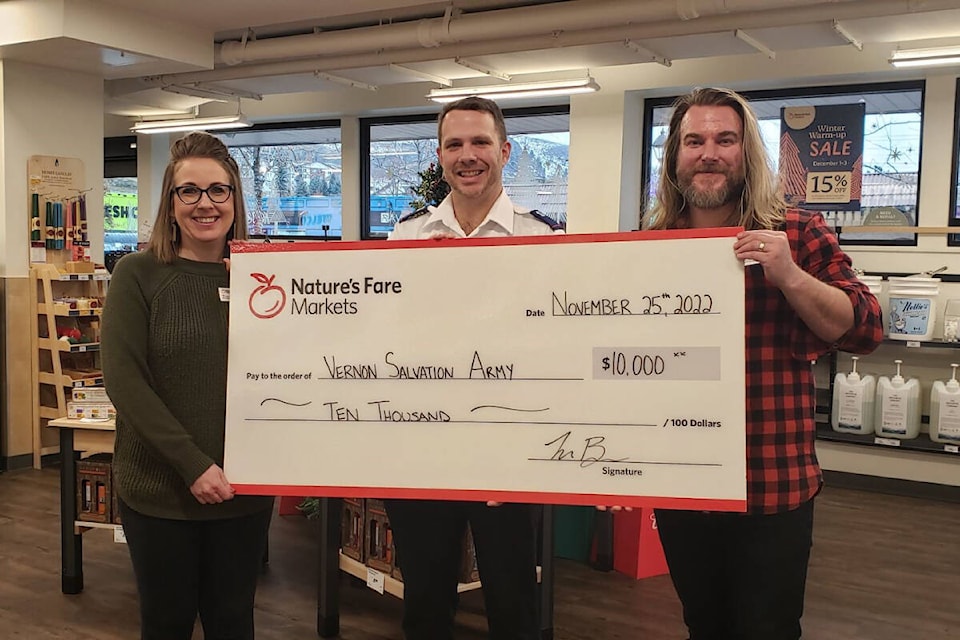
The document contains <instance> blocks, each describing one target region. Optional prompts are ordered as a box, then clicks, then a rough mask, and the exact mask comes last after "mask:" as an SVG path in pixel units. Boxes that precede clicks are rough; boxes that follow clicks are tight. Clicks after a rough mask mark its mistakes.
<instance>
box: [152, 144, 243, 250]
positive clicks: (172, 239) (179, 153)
mask: <svg viewBox="0 0 960 640" xmlns="http://www.w3.org/2000/svg"><path fill="white" fill-rule="evenodd" d="M187 158H210V159H211V160H216V161H217V162H218V163H219V164H220V166H221V167H223V170H224V171H226V172H227V175H228V176H229V178H230V184H231V185H232V186H233V190H234V191H233V228H232V229H231V230H230V232H229V233H228V234H227V241H230V240H246V239H247V210H246V206H245V205H244V202H243V186H242V184H241V182H240V169H239V168H238V167H237V162H236V161H235V160H234V159H233V157H232V156H231V155H230V152H229V151H228V150H227V146H226V145H225V144H223V142H221V141H220V139H219V138H217V137H216V136H212V135H210V134H209V133H205V132H203V131H193V132H191V133H188V134H187V135H185V136H183V137H182V138H180V139H179V140H177V141H176V142H174V143H173V145H172V146H171V147H170V162H168V163H167V168H166V170H165V171H164V172H163V185H162V187H161V194H162V199H161V200H160V206H159V207H157V219H156V220H155V221H154V224H153V231H152V232H151V233H150V243H149V244H148V245H147V250H148V251H151V252H153V254H154V255H155V256H156V257H157V260H158V261H160V262H162V263H164V264H170V263H172V262H173V261H174V260H175V259H176V257H177V255H178V254H179V252H180V242H181V238H180V233H179V232H178V231H174V227H175V226H176V224H177V221H176V218H175V217H174V215H173V206H174V204H173V199H174V198H175V197H176V195H175V194H174V192H173V187H174V184H173V178H174V174H176V172H177V169H179V168H180V163H181V162H183V161H184V160H186V159H187Z"/></svg>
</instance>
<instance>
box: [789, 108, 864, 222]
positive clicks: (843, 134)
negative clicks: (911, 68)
mask: <svg viewBox="0 0 960 640" xmlns="http://www.w3.org/2000/svg"><path fill="white" fill-rule="evenodd" d="M865 116H866V107H865V105H864V104H863V103H858V104H832V105H821V106H813V105H808V106H800V107H783V108H782V109H781V110H780V177H781V180H782V183H783V187H784V197H785V198H786V200H787V203H788V204H789V205H790V206H793V207H802V208H804V209H810V210H813V211H822V212H824V217H825V218H826V219H827V220H828V221H831V222H833V221H835V224H837V225H838V226H842V225H843V224H859V222H860V194H861V189H862V186H863V133H864V124H863V123H864V118H865Z"/></svg>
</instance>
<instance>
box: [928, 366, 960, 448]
mask: <svg viewBox="0 0 960 640" xmlns="http://www.w3.org/2000/svg"><path fill="white" fill-rule="evenodd" d="M950 366H951V367H953V375H952V376H951V377H950V379H949V380H947V381H946V382H942V381H940V380H937V381H936V382H934V383H933V388H932V389H931V390H930V439H931V440H933V441H934V442H940V443H942V444H960V381H958V380H957V367H958V366H960V365H956V364H951V365H950Z"/></svg>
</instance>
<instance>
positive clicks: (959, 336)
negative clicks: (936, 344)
mask: <svg viewBox="0 0 960 640" xmlns="http://www.w3.org/2000/svg"><path fill="white" fill-rule="evenodd" d="M943 341H944V342H957V341H960V299H957V298H951V299H950V300H947V304H946V307H944V310H943Z"/></svg>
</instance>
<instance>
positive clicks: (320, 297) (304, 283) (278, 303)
mask: <svg viewBox="0 0 960 640" xmlns="http://www.w3.org/2000/svg"><path fill="white" fill-rule="evenodd" d="M250 277H251V278H253V279H254V280H256V281H257V282H258V283H260V284H259V286H258V287H257V288H256V289H254V290H253V292H252V293H251V294H250V299H249V300H248V301H247V306H248V307H249V308H250V313H252V314H253V315H254V316H255V317H257V318H260V319H263V320H265V319H269V318H274V317H276V316H278V315H280V314H281V313H282V312H283V310H284V309H285V308H287V292H289V293H290V305H289V309H290V315H294V316H323V315H327V316H339V315H353V314H355V313H357V312H358V311H359V300H358V299H356V297H358V296H370V295H373V296H385V295H394V294H396V295H399V294H401V293H403V283H402V282H400V281H399V280H380V279H378V278H375V277H373V276H361V277H359V278H349V279H346V280H320V279H319V278H317V279H314V280H308V279H307V278H291V280H290V288H289V289H284V288H283V287H281V286H280V285H278V284H274V282H273V281H274V280H275V279H276V277H277V276H276V274H273V275H269V276H268V275H266V274H263V273H251V274H250Z"/></svg>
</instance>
